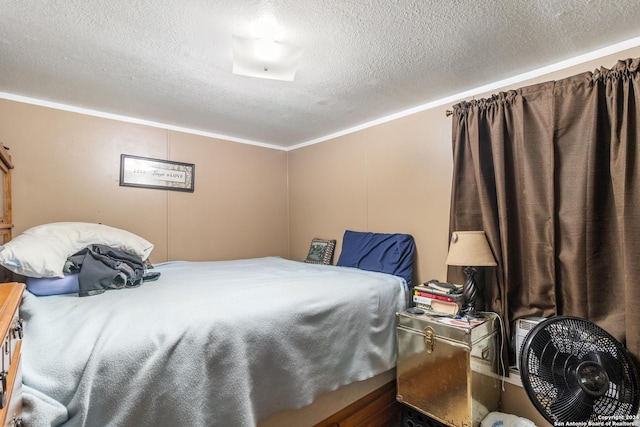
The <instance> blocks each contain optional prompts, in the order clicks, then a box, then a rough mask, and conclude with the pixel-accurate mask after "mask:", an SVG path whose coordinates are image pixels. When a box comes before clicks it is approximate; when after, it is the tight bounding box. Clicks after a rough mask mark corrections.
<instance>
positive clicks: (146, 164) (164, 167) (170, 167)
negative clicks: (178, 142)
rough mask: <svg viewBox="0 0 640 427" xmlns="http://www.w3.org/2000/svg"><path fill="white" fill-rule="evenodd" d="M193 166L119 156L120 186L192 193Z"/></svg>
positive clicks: (168, 161)
mask: <svg viewBox="0 0 640 427" xmlns="http://www.w3.org/2000/svg"><path fill="white" fill-rule="evenodd" d="M194 178H195V165H194V164H192V163H181V162H172V161H170V160H161V159H150V158H147V157H138V156H130V155H128V154H122V155H121V156H120V185H121V186H127V187H143V188H157V189H160V190H175V191H189V192H193V189H194Z"/></svg>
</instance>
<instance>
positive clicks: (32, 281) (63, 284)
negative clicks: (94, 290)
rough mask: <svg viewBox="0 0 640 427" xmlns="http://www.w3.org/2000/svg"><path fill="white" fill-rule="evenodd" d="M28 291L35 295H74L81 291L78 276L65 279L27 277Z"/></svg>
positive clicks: (67, 276)
mask: <svg viewBox="0 0 640 427" xmlns="http://www.w3.org/2000/svg"><path fill="white" fill-rule="evenodd" d="M27 290H28V291H29V292H31V293H32V294H34V295H38V296H47V295H60V294H73V293H78V292H79V291H80V284H79V283H78V275H77V274H68V275H65V276H64V277H27Z"/></svg>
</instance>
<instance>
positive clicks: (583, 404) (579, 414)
mask: <svg viewBox="0 0 640 427" xmlns="http://www.w3.org/2000/svg"><path fill="white" fill-rule="evenodd" d="M559 390H560V395H559V396H558V397H557V398H556V399H555V400H554V401H553V402H551V405H550V407H549V409H550V410H551V413H552V414H553V415H554V417H555V418H556V419H557V421H588V420H589V418H590V417H591V413H592V412H593V404H594V402H595V399H594V398H592V397H591V396H589V395H588V394H587V393H585V392H583V391H582V390H581V389H579V388H573V389H570V388H566V389H564V388H560V389H559Z"/></svg>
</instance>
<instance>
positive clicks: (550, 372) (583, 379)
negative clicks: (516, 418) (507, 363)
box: [520, 316, 640, 425]
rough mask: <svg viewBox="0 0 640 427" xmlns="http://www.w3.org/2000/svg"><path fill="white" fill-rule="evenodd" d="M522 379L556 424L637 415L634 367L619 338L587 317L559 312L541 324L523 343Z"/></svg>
mask: <svg viewBox="0 0 640 427" xmlns="http://www.w3.org/2000/svg"><path fill="white" fill-rule="evenodd" d="M520 377H521V379H522V385H523V387H524V388H525V390H526V391H527V395H528V396H529V398H530V399H531V401H532V402H533V404H534V405H535V406H536V409H537V410H538V411H539V412H540V413H541V414H542V415H543V416H544V417H545V418H546V419H547V421H549V423H551V424H552V425H560V424H563V423H564V425H567V424H566V423H567V422H583V423H585V424H584V425H587V424H588V423H589V421H593V422H594V424H593V425H595V424H597V423H602V422H603V421H604V420H610V421H625V422H626V421H633V420H635V419H636V415H637V413H638V403H639V400H640V395H639V392H638V383H639V380H638V373H637V370H636V367H635V365H634V363H633V361H632V360H631V358H630V356H629V354H628V353H627V351H626V349H625V348H624V346H623V345H622V344H621V343H620V342H618V341H617V340H616V339H615V338H613V336H611V335H610V334H609V333H608V332H606V331H605V330H604V329H602V328H600V327H599V326H597V325H596V324H595V323H592V322H590V321H588V320H584V319H580V318H577V317H572V316H555V317H550V318H548V319H546V320H544V321H542V322H541V323H538V324H537V325H536V326H535V327H534V328H533V329H532V330H531V331H530V332H529V334H528V335H527V337H526V338H525V341H524V343H523V345H522V351H521V352H520ZM629 425H631V422H629Z"/></svg>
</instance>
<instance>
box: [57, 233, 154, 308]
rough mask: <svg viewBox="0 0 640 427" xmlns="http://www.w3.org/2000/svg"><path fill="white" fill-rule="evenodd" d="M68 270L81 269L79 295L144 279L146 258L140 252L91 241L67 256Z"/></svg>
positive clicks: (115, 287)
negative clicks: (132, 252)
mask: <svg viewBox="0 0 640 427" xmlns="http://www.w3.org/2000/svg"><path fill="white" fill-rule="evenodd" d="M65 272H68V273H79V274H78V284H79V286H80V292H79V296H81V297H85V296H90V295H97V294H101V293H103V292H104V291H106V290H108V289H121V288H125V287H135V286H139V285H140V284H141V283H142V276H143V275H144V262H143V261H142V259H141V258H140V257H139V256H137V255H132V254H130V253H127V252H123V251H120V250H118V249H114V248H112V247H110V246H106V245H91V246H88V247H86V248H84V249H82V250H81V251H79V252H76V253H75V254H73V255H71V256H70V257H69V258H67V263H66V264H65Z"/></svg>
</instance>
